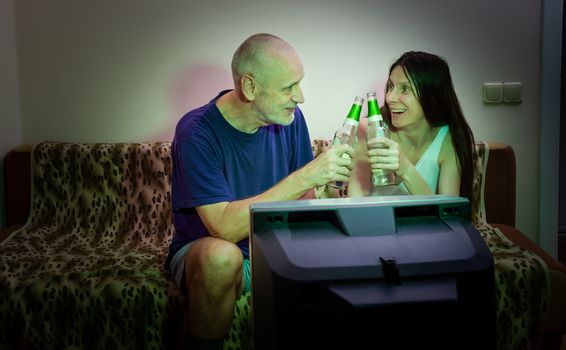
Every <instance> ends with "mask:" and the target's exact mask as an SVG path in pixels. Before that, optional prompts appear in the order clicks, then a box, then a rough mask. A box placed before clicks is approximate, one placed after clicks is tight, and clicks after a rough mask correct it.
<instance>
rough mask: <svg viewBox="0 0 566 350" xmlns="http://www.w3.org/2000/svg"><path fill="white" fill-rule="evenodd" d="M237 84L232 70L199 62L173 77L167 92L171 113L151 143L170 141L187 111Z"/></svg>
mask: <svg viewBox="0 0 566 350" xmlns="http://www.w3.org/2000/svg"><path fill="white" fill-rule="evenodd" d="M233 87H234V82H233V80H232V73H231V72H230V70H226V69H225V68H221V67H219V66H216V65H213V64H208V63H197V64H194V65H191V66H188V67H185V69H184V70H180V71H179V72H177V73H176V74H175V76H173V79H172V81H171V83H170V84H169V87H168V89H167V101H168V106H169V110H170V111H171V114H170V116H169V118H167V120H166V125H165V126H163V128H161V129H160V130H158V131H157V133H155V134H152V135H149V139H150V140H152V141H156V140H159V141H171V140H173V135H174V133H175V126H176V125H177V122H178V121H179V119H180V118H181V117H182V116H183V115H185V114H186V113H187V112H188V111H190V110H192V109H194V108H196V107H200V106H202V105H204V104H206V103H208V102H209V101H210V100H211V99H213V98H214V97H215V96H216V95H218V93H219V92H220V91H222V90H225V89H232V88H233Z"/></svg>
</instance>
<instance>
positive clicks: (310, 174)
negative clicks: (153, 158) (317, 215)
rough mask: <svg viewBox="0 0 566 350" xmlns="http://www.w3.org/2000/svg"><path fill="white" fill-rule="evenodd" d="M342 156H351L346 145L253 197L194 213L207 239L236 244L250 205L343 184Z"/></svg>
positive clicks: (346, 163) (346, 168) (347, 165)
mask: <svg viewBox="0 0 566 350" xmlns="http://www.w3.org/2000/svg"><path fill="white" fill-rule="evenodd" d="M344 153H348V154H349V155H350V157H353V156H354V154H353V150H352V148H351V147H350V146H348V145H341V146H338V147H333V148H331V149H329V150H327V151H326V152H324V153H323V154H321V155H319V156H318V157H316V158H315V159H314V160H312V161H311V162H309V163H308V164H306V165H305V166H304V167H302V168H300V169H298V170H297V171H295V172H293V173H292V174H290V175H289V176H287V177H286V178H284V179H283V180H281V182H279V183H278V184H277V185H275V186H273V187H272V188H270V189H268V190H267V191H265V192H263V193H261V194H259V195H257V196H254V197H250V198H246V199H242V200H237V201H233V202H219V203H214V204H208V205H203V206H200V207H197V208H196V210H197V212H198V214H199V216H200V218H201V220H202V222H203V223H204V225H205V226H206V228H207V230H208V232H209V234H210V235H211V236H213V237H217V238H222V239H225V240H228V241H230V242H234V243H235V242H238V241H240V240H242V239H244V238H246V237H248V235H249V233H250V230H249V229H250V228H249V223H250V211H249V206H250V204H252V203H262V202H279V201H289V200H295V199H298V198H301V197H302V196H305V195H307V196H308V192H309V191H311V190H312V189H313V188H314V187H315V186H322V185H326V184H327V183H329V182H332V181H347V180H348V178H349V176H350V171H351V168H352V161H351V159H346V158H343V157H342V155H343V154H344Z"/></svg>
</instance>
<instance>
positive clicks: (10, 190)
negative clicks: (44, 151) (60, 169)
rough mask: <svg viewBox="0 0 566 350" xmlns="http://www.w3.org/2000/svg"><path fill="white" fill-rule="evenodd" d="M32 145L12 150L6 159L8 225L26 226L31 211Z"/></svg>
mask: <svg viewBox="0 0 566 350" xmlns="http://www.w3.org/2000/svg"><path fill="white" fill-rule="evenodd" d="M32 148H33V145H32V144H24V145H20V146H18V147H15V148H13V149H11V150H10V151H9V152H8V153H7V154H6V157H5V158H4V172H5V173H4V174H5V194H6V224H7V225H8V226H11V225H17V224H25V223H26V222H27V218H28V215H29V209H30V200H31V198H30V193H31V179H30V176H31V174H30V167H31V164H30V160H31V149H32Z"/></svg>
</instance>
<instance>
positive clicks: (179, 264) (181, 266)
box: [169, 241, 251, 293]
mask: <svg viewBox="0 0 566 350" xmlns="http://www.w3.org/2000/svg"><path fill="white" fill-rule="evenodd" d="M195 242H196V241H192V242H189V243H187V244H185V245H184V246H182V247H181V249H179V250H178V251H177V253H175V255H174V256H173V258H172V259H171V263H170V264H169V270H170V271H171V275H172V276H173V280H175V282H177V285H178V286H179V287H181V286H182V283H181V282H182V280H183V276H184V274H185V255H187V252H188V251H189V249H190V248H191V246H192V245H193V244H194V243H195ZM242 265H243V268H244V293H245V292H249V291H250V288H251V287H250V286H251V275H250V259H244V262H243V264H242ZM181 288H182V287H181Z"/></svg>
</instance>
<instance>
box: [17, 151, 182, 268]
mask: <svg viewBox="0 0 566 350" xmlns="http://www.w3.org/2000/svg"><path fill="white" fill-rule="evenodd" d="M170 153H171V144H170V143H169V142H155V143H96V144H76V143H61V142H42V143H39V144H37V145H35V147H34V149H33V152H32V159H31V168H32V169H31V173H32V182H31V186H32V193H33V198H32V202H31V210H30V216H29V219H28V223H29V224H32V225H37V226H46V227H51V228H54V229H53V230H52V231H51V232H52V233H51V235H52V236H53V237H50V238H52V239H57V237H56V236H57V235H61V236H66V235H67V234H68V233H71V232H73V233H74V234H75V235H74V237H75V238H76V237H80V238H79V239H81V240H84V243H85V244H86V245H88V244H89V243H90V244H91V245H96V246H104V247H136V249H142V250H148V251H152V252H153V253H155V254H156V255H157V256H158V260H159V262H160V263H161V262H162V261H163V260H164V258H165V257H166V254H167V248H168V246H169V243H170V241H171V237H172V234H173V228H172V213H171V169H172V166H171V156H170ZM73 244H78V242H73Z"/></svg>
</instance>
